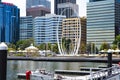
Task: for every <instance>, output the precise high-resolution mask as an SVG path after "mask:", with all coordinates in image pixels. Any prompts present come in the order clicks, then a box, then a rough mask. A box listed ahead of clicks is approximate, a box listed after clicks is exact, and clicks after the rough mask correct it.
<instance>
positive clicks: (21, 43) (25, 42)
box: [16, 39, 34, 50]
mask: <svg viewBox="0 0 120 80" xmlns="http://www.w3.org/2000/svg"><path fill="white" fill-rule="evenodd" d="M32 43H34V40H33V39H26V40H19V41H18V42H17V43H16V47H17V49H18V48H20V49H21V50H24V49H25V48H26V47H28V46H30V45H31V44H32Z"/></svg>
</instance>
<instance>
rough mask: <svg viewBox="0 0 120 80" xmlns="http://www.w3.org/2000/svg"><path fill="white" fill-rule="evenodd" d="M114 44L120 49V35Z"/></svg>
mask: <svg viewBox="0 0 120 80" xmlns="http://www.w3.org/2000/svg"><path fill="white" fill-rule="evenodd" d="M113 44H114V45H116V46H117V47H118V48H119V49H120V34H119V35H117V36H116V38H115V40H114V41H113Z"/></svg>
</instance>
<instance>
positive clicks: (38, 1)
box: [26, 0, 51, 9]
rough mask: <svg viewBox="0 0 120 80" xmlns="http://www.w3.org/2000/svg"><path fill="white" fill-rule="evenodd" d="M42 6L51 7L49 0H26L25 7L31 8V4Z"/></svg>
mask: <svg viewBox="0 0 120 80" xmlns="http://www.w3.org/2000/svg"><path fill="white" fill-rule="evenodd" d="M40 5H41V6H44V7H46V8H48V9H51V2H50V1H48V0H26V8H31V7H33V6H40Z"/></svg>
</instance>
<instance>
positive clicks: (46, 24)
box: [33, 14, 66, 44]
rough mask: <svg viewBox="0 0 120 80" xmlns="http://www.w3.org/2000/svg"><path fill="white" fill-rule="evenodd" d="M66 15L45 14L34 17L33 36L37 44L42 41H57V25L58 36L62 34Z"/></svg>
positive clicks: (52, 42)
mask: <svg viewBox="0 0 120 80" xmlns="http://www.w3.org/2000/svg"><path fill="white" fill-rule="evenodd" d="M64 18H66V17H65V16H61V15H55V14H46V15H45V16H41V17H36V18H35V19H34V28H33V29H34V30H33V37H34V40H35V43H36V44H41V43H51V44H54V43H57V35H56V34H57V33H56V32H57V27H58V36H59V39H61V36H62V20H63V19H64ZM58 22H59V23H58Z"/></svg>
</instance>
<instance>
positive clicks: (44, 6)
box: [26, 0, 51, 18]
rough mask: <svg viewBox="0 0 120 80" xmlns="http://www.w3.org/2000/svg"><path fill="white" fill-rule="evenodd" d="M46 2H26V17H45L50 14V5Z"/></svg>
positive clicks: (44, 0)
mask: <svg viewBox="0 0 120 80" xmlns="http://www.w3.org/2000/svg"><path fill="white" fill-rule="evenodd" d="M50 4H51V3H50V1H48V0H26V15H27V16H32V17H33V18H35V17H37V16H45V14H48V13H50V11H51V5H50Z"/></svg>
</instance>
